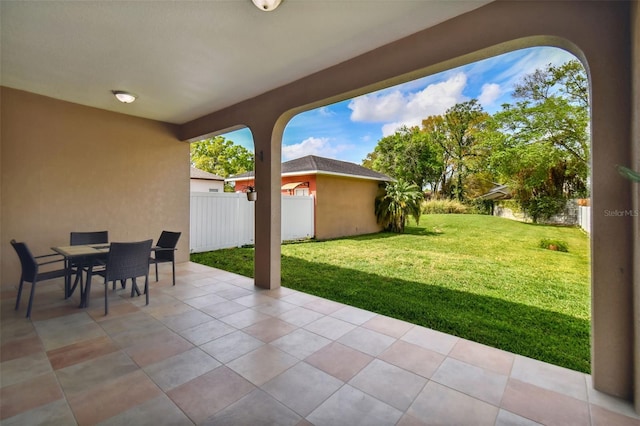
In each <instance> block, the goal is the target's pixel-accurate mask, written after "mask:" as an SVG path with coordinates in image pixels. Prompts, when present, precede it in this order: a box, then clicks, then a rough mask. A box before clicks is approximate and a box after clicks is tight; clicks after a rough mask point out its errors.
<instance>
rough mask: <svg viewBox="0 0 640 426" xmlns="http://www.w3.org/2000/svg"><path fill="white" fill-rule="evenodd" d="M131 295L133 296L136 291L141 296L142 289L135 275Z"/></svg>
mask: <svg viewBox="0 0 640 426" xmlns="http://www.w3.org/2000/svg"><path fill="white" fill-rule="evenodd" d="M131 282H132V284H131V297H133V294H134V293H135V294H136V295H137V296H140V289H139V288H138V282H137V281H136V279H135V277H134V278H131Z"/></svg>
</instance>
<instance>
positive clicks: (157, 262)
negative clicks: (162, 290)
mask: <svg viewBox="0 0 640 426" xmlns="http://www.w3.org/2000/svg"><path fill="white" fill-rule="evenodd" d="M156 282H158V262H156Z"/></svg>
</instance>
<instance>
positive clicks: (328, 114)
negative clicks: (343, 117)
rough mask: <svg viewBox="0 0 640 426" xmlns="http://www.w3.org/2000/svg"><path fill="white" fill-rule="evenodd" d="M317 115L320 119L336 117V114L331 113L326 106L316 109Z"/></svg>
mask: <svg viewBox="0 0 640 426" xmlns="http://www.w3.org/2000/svg"><path fill="white" fill-rule="evenodd" d="M318 114H320V115H321V116H322V117H332V116H334V115H336V113H335V112H334V111H332V110H331V109H330V108H329V107H328V106H323V107H320V108H318Z"/></svg>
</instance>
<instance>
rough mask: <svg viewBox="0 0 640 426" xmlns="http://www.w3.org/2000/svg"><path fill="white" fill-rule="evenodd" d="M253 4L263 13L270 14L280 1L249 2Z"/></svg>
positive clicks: (255, 0)
mask: <svg viewBox="0 0 640 426" xmlns="http://www.w3.org/2000/svg"><path fill="white" fill-rule="evenodd" d="M251 1H252V2H253V4H255V5H256V7H257V8H258V9H260V10H264V11H265V12H271V11H272V10H274V9H275V8H276V7H278V5H279V4H280V2H281V1H282V0H251Z"/></svg>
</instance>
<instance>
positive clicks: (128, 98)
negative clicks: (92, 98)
mask: <svg viewBox="0 0 640 426" xmlns="http://www.w3.org/2000/svg"><path fill="white" fill-rule="evenodd" d="M111 93H113V95H114V96H115V97H116V99H118V100H119V101H120V102H122V103H123V104H130V103H131V102H133V101H135V100H136V97H137V96H136V95H133V94H131V93H129V92H125V91H123V90H112V91H111Z"/></svg>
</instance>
